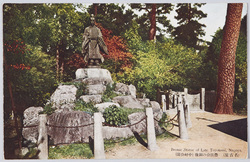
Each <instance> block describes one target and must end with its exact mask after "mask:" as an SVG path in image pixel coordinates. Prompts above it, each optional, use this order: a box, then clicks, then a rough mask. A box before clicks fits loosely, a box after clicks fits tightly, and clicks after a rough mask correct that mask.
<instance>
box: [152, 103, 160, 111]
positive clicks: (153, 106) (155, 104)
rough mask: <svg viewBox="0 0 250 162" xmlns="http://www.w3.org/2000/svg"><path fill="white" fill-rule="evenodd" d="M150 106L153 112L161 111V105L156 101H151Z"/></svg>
mask: <svg viewBox="0 0 250 162" xmlns="http://www.w3.org/2000/svg"><path fill="white" fill-rule="evenodd" d="M150 105H151V107H152V109H153V110H155V109H156V110H157V109H161V106H160V104H159V103H158V102H156V101H150Z"/></svg>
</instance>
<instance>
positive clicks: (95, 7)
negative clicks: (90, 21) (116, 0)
mask: <svg viewBox="0 0 250 162" xmlns="http://www.w3.org/2000/svg"><path fill="white" fill-rule="evenodd" d="M97 5H98V4H97V3H94V4H93V7H94V12H95V13H94V15H95V16H96V15H97Z"/></svg>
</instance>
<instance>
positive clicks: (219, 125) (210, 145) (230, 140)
mask: <svg viewBox="0 0 250 162" xmlns="http://www.w3.org/2000/svg"><path fill="white" fill-rule="evenodd" d="M173 115H174V114H172V115H170V116H173ZM191 121H192V128H189V129H188V135H189V139H188V140H186V141H184V140H181V139H179V138H178V137H174V138H170V139H169V138H168V139H157V145H158V146H159V149H158V150H157V151H149V150H148V149H147V148H146V147H144V146H142V145H141V144H139V143H136V144H135V145H127V146H116V147H114V148H112V149H111V150H109V151H108V152H106V159H154V158H157V159H158V158H159V159H160V158H243V159H244V158H247V152H248V150H247V149H248V145H247V141H246V140H247V136H246V132H247V122H246V121H247V116H238V115H219V114H214V113H210V112H194V113H191ZM170 132H171V133H172V134H174V135H176V136H178V134H179V133H178V127H175V128H174V129H173V130H171V131H170Z"/></svg>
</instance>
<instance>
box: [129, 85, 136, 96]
mask: <svg viewBox="0 0 250 162" xmlns="http://www.w3.org/2000/svg"><path fill="white" fill-rule="evenodd" d="M128 89H129V93H130V95H131V96H133V97H134V98H136V88H135V86H134V85H133V84H130V85H129V86H128Z"/></svg>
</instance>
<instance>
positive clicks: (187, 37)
mask: <svg viewBox="0 0 250 162" xmlns="http://www.w3.org/2000/svg"><path fill="white" fill-rule="evenodd" d="M202 5H204V3H194V4H191V3H179V4H177V9H176V12H177V14H178V15H177V16H175V18H176V19H177V21H178V25H179V26H177V27H175V28H174V30H173V32H172V35H173V37H174V38H175V39H176V40H177V41H179V42H180V43H182V44H183V45H186V46H188V47H192V48H195V49H199V45H198V44H199V43H200V42H204V41H203V40H202V39H200V38H199V37H202V36H204V35H205V31H204V29H203V27H206V25H204V24H201V23H199V22H198V21H199V20H200V19H202V18H206V17H207V14H205V13H203V12H202V11H201V10H199V9H198V8H199V7H201V6H202Z"/></svg>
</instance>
